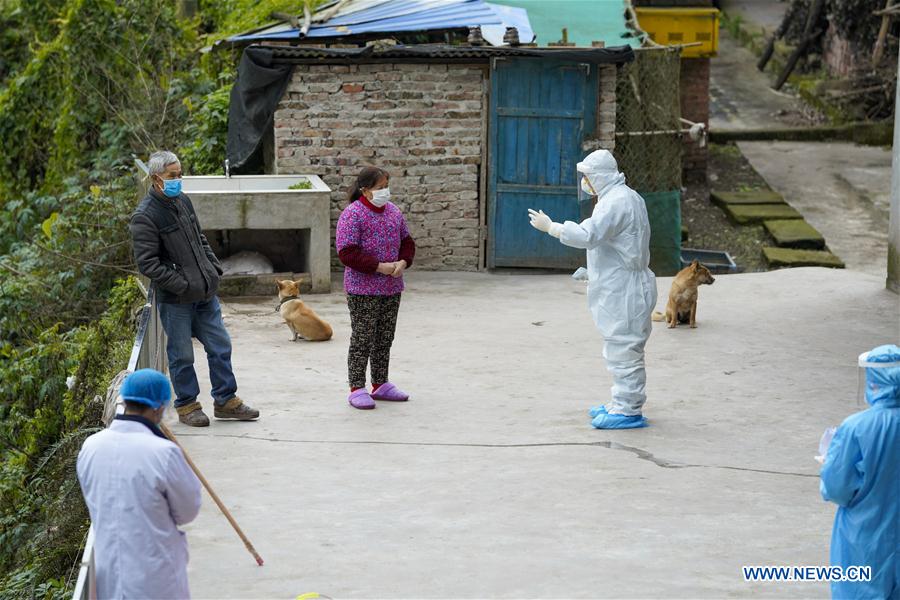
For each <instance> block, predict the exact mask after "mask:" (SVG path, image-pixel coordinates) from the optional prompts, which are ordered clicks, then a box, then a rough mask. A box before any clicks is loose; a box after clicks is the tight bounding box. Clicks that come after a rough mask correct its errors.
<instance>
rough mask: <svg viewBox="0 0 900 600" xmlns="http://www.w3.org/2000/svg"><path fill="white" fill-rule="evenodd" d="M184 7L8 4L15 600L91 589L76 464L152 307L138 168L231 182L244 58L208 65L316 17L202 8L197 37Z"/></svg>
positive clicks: (6, 258)
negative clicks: (136, 255) (161, 167)
mask: <svg viewBox="0 0 900 600" xmlns="http://www.w3.org/2000/svg"><path fill="white" fill-rule="evenodd" d="M176 4H178V3H176V2H146V1H145V0H0V146H2V148H3V152H2V153H0V381H2V382H3V385H2V386H0V597H2V598H62V597H65V596H66V594H67V593H70V592H71V586H72V585H73V584H74V576H75V574H76V573H77V569H76V568H75V565H76V563H77V560H78V558H79V554H80V550H81V546H82V544H83V542H84V537H85V534H86V532H87V525H88V516H87V512H86V509H85V507H84V504H83V501H82V499H81V494H80V490H79V488H78V483H77V480H76V478H75V476H74V462H75V458H76V456H77V452H78V449H79V448H80V446H81V442H82V441H83V440H84V438H85V437H86V436H87V435H90V434H91V433H93V432H94V431H96V430H97V428H98V427H99V426H100V421H99V416H100V411H101V408H102V399H103V398H104V397H105V394H106V388H107V386H108V385H109V382H110V381H111V379H112V378H113V377H114V376H115V375H116V373H117V372H118V371H119V370H121V369H122V368H124V367H125V365H126V361H127V356H128V352H129V350H130V346H131V342H132V340H133V336H134V323H135V314H136V309H137V308H138V307H139V306H140V305H141V304H142V299H141V294H140V291H139V288H138V286H137V284H136V281H135V279H134V277H133V275H134V266H133V264H132V258H131V247H130V241H129V237H128V228H127V224H128V217H129V214H130V213H131V211H132V210H133V208H134V205H135V193H136V190H135V182H134V179H133V171H134V169H133V163H132V155H136V156H140V157H143V158H146V156H147V155H148V154H149V153H150V152H151V151H153V150H156V149H159V148H170V149H174V150H175V151H176V152H177V153H179V154H180V156H181V157H182V160H183V163H184V167H185V169H186V171H187V172H191V173H203V174H213V173H221V172H222V170H223V162H224V158H225V153H224V148H225V133H226V123H227V113H228V102H229V94H230V91H231V86H232V84H233V81H234V75H235V68H236V59H237V56H236V54H235V53H234V52H233V51H229V50H225V51H219V52H212V53H210V52H203V49H204V48H206V47H208V46H209V45H210V44H211V43H213V42H214V41H216V40H219V39H222V38H224V37H227V36H228V35H231V34H233V33H237V32H240V31H242V30H244V29H249V28H251V27H255V26H258V25H260V24H263V23H265V22H266V21H267V20H268V15H269V13H271V12H272V11H285V10H289V9H290V10H297V8H296V6H297V4H298V3H297V2H296V1H295V0H294V1H288V0H281V1H278V0H264V1H261V2H260V1H251V0H218V1H216V0H202V1H201V3H200V11H199V14H198V15H196V16H195V17H193V18H190V19H187V18H184V17H182V16H180V15H179V12H178V10H177V7H176ZM301 6H302V5H301ZM73 376H74V379H72V380H70V381H73V382H74V383H72V385H71V386H69V385H67V378H71V377H73Z"/></svg>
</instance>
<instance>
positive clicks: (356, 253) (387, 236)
mask: <svg viewBox="0 0 900 600" xmlns="http://www.w3.org/2000/svg"><path fill="white" fill-rule="evenodd" d="M389 180H390V176H389V175H388V173H387V172H386V171H384V170H383V169H378V168H376V167H366V168H365V169H363V170H362V172H361V173H360V174H359V176H358V177H357V178H356V183H355V184H354V185H353V187H352V188H351V190H350V193H349V195H348V198H347V199H348V200H349V201H350V205H349V206H348V207H347V208H345V209H344V211H343V212H342V213H341V216H340V218H339V219H338V223H337V241H336V245H337V251H338V257H340V259H341V262H342V263H343V264H344V266H345V267H346V269H345V270H344V291H345V292H346V293H347V306H348V307H349V309H350V326H351V328H352V330H353V331H352V334H351V336H350V352H349V355H348V357H347V368H348V370H349V372H350V397H349V398H348V400H349V402H350V406H352V407H353V408H359V409H371V408H375V400H390V401H394V402H404V401H406V400H409V395H408V394H406V393H405V392H403V391H402V390H401V389H400V388H398V387H397V386H396V385H394V384H393V383H391V382H390V381H388V367H389V364H390V359H391V344H392V343H393V341H394V331H395V330H396V328H397V312H398V311H399V309H400V296H401V293H402V292H403V271H405V270H406V269H408V268H409V267H410V266H412V262H413V258H414V257H415V255H416V244H415V242H413V239H412V237H410V235H409V228H408V227H407V225H406V220H405V219H404V218H403V213H401V212H400V209H399V208H397V207H396V206H395V205H394V204H392V203H391V202H390V201H389V200H390V197H391V192H390V189H389V188H388V182H389ZM366 365H370V368H371V374H372V392H371V393H369V391H368V390H367V389H366Z"/></svg>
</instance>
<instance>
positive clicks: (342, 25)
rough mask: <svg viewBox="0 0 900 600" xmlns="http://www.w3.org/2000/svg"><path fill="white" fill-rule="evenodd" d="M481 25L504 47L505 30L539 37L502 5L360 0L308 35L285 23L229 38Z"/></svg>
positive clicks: (519, 13)
mask: <svg viewBox="0 0 900 600" xmlns="http://www.w3.org/2000/svg"><path fill="white" fill-rule="evenodd" d="M475 26H481V27H482V28H487V29H486V30H485V31H483V33H484V34H485V39H487V40H488V41H489V42H490V43H492V44H495V45H499V44H500V43H502V36H503V33H504V32H505V30H506V27H516V28H517V29H518V31H519V40H520V41H522V42H530V41H531V40H532V39H533V37H534V33H533V32H532V30H531V25H530V24H529V23H528V15H527V13H525V11H524V10H520V9H516V8H512V9H511V8H510V7H506V6H499V5H496V4H491V3H488V2H484V1H483V0H357V1H356V2H351V3H349V4H347V5H346V6H345V7H344V8H343V9H342V10H340V11H339V12H338V13H337V14H335V15H334V16H332V17H331V18H329V19H328V20H326V21H324V22H321V23H317V22H316V19H315V17H314V18H313V24H312V25H311V26H310V28H309V31H308V32H307V33H306V36H303V35H302V33H301V31H300V29H299V28H295V27H293V26H291V25H289V24H286V23H281V24H278V25H274V26H272V27H269V28H266V29H263V30H259V31H255V32H253V33H249V34H243V35H237V36H234V37H231V38H229V40H228V41H229V42H258V41H262V40H299V39H301V38H303V37H306V38H334V37H346V36H352V35H361V34H373V33H383V34H390V33H401V32H414V31H429V30H446V29H464V28H468V27H475Z"/></svg>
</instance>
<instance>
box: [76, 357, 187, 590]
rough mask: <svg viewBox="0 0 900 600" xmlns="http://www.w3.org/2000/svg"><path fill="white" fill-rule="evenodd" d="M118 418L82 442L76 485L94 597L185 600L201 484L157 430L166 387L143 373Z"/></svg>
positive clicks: (126, 387) (134, 378) (129, 386)
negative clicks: (90, 535) (89, 529)
mask: <svg viewBox="0 0 900 600" xmlns="http://www.w3.org/2000/svg"><path fill="white" fill-rule="evenodd" d="M121 395H122V398H123V399H124V400H125V414H121V415H118V416H117V417H116V418H115V420H114V421H113V422H112V423H111V424H110V426H109V428H107V429H105V430H103V431H101V432H99V433H95V434H94V435H92V436H90V437H89V438H87V439H86V440H85V442H84V445H83V446H82V448H81V452H80V453H79V454H78V466H77V468H78V480H79V482H80V483H81V490H82V493H83V494H84V500H85V502H86V503H87V506H88V510H89V511H90V514H91V522H92V524H93V527H94V539H95V543H94V561H95V565H96V576H97V597H98V598H100V599H104V600H105V599H107V598H178V599H180V598H190V589H189V588H188V578H187V564H188V547H187V540H186V538H185V534H184V533H183V532H182V531H179V529H178V526H179V525H184V524H185V523H190V522H191V521H193V520H194V518H195V517H196V516H197V513H198V512H200V481H199V480H198V479H197V476H196V475H195V474H194V472H193V471H191V468H190V467H189V466H188V464H187V462H186V461H185V458H184V454H183V453H182V452H181V450H180V449H179V448H178V446H176V445H175V444H174V443H172V442H170V441H169V440H168V439H166V437H165V436H164V435H163V434H162V432H160V430H159V427H158V425H159V423H160V422H161V420H162V416H163V412H164V411H165V407H166V405H167V404H168V403H169V401H170V400H171V396H172V388H171V385H170V384H169V380H168V379H167V378H166V376H165V375H163V374H162V373H160V372H158V371H154V370H153V369H142V370H140V371H135V372H134V373H132V374H131V375H129V376H128V377H127V378H126V379H125V381H124V383H123V384H122V388H121Z"/></svg>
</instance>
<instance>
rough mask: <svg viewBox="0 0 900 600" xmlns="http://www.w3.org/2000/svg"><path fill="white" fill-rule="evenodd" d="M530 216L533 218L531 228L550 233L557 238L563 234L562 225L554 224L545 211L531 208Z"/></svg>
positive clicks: (529, 210)
mask: <svg viewBox="0 0 900 600" xmlns="http://www.w3.org/2000/svg"><path fill="white" fill-rule="evenodd" d="M528 216H529V218H531V226H532V227H534V228H535V229H537V230H538V231H543V232H544V233H549V234H550V235H552V236H553V237H555V238H558V237H559V236H560V234H561V233H562V229H563V226H562V225H561V224H560V223H554V222H553V221H552V220H551V219H550V217H548V216H547V215H545V214H544V211H542V210H540V211H537V210H534V209H532V208H529V209H528Z"/></svg>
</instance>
